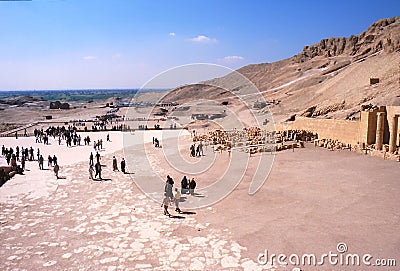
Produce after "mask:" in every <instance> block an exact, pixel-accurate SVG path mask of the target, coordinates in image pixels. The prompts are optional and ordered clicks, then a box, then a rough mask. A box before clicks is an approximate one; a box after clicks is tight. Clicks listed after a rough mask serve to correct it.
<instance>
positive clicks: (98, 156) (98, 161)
mask: <svg viewBox="0 0 400 271" xmlns="http://www.w3.org/2000/svg"><path fill="white" fill-rule="evenodd" d="M96 161H97V163H100V154H99V152H97V153H96Z"/></svg>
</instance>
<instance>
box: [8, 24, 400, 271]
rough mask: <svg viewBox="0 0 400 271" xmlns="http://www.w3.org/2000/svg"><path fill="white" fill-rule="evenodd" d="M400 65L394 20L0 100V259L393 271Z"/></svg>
mask: <svg viewBox="0 0 400 271" xmlns="http://www.w3.org/2000/svg"><path fill="white" fill-rule="evenodd" d="M399 63H400V17H393V18H386V19H381V20H378V21H377V22H375V23H373V24H372V25H371V26H370V27H369V28H368V29H366V30H365V31H364V32H362V33H361V34H358V35H356V33H355V35H352V36H350V37H348V38H327V39H323V40H321V41H320V42H318V43H316V44H313V45H307V46H305V47H304V49H303V51H301V52H300V53H298V54H296V55H294V56H293V57H290V58H287V59H283V60H280V61H276V62H272V63H261V64H252V65H247V66H244V67H241V68H239V69H237V70H235V71H232V72H230V73H229V74H227V75H226V76H223V77H219V78H213V79H210V80H206V81H202V82H196V83H192V84H185V85H180V86H177V87H175V88H172V89H168V90H162V91H161V90H157V91H150V90H146V89H144V90H142V91H137V92H136V91H135V92H134V93H133V94H131V93H130V92H129V94H127V92H124V91H121V92H120V93H121V95H119V96H118V95H115V96H112V97H107V98H102V97H101V96H100V97H99V96H97V95H96V99H94V100H93V99H90V98H89V99H86V98H85V99H82V100H78V99H76V100H73V99H72V100H68V101H65V100H63V99H57V100H55V99H50V98H47V97H49V96H45V95H44V96H43V97H42V96H40V95H41V94H35V93H40V92H32V93H30V94H29V95H22V96H19V95H12V96H10V97H7V96H4V97H1V99H0V117H1V118H0V146H2V147H3V149H2V154H1V157H0V168H1V169H2V170H3V172H2V175H1V176H0V177H1V179H0V180H1V187H0V206H1V212H0V238H1V240H2V241H1V242H0V255H1V258H2V259H3V260H2V262H1V263H0V267H1V269H2V270H46V269H47V270H397V269H396V265H398V264H399V259H398V255H399V254H400V239H399V237H398V234H397V233H398V231H399V225H400V214H399V210H398V206H399V204H400V198H399V197H397V196H396V195H397V194H398V193H400V184H399V182H398V176H399V175H400V168H399V161H400V152H399V146H400V129H399V128H400V127H399V125H398V117H399V116H400V66H399ZM197 65H202V64H197ZM35 95H36V96H35ZM46 95H49V94H46ZM52 95H53V94H52ZM100 95H101V91H100ZM93 97H94V95H93ZM88 137H89V138H90V141H89V142H88V143H87V144H86V138H88ZM46 138H47V139H46ZM84 139H85V143H84V141H83V140H84ZM46 140H48V141H49V142H48V144H46ZM68 140H70V143H67V142H68ZM81 140H82V141H81ZM71 142H73V144H71ZM156 142H157V144H156ZM17 148H18V149H17ZM191 148H193V151H192V150H191ZM22 149H26V153H27V154H28V149H32V156H33V157H32V158H31V157H30V156H31V155H30V154H28V155H27V156H26V157H25V154H24V152H23V151H22ZM11 150H12V151H11ZM20 150H21V151H20ZM37 152H39V153H38V154H37ZM91 154H92V155H94V156H95V157H96V155H97V154H98V158H97V162H96V163H94V162H93V160H91V158H90V155H91ZM40 155H42V156H43V157H44V166H43V168H40V167H41V166H40ZM53 156H55V157H57V162H54V160H53V163H52V162H51V161H49V160H48V158H47V157H53ZM92 159H93V157H92ZM122 160H124V161H126V169H123V168H125V164H124V165H122V164H121V161H122ZM114 161H115V163H114ZM124 163H125V162H124ZM94 164H95V165H94ZM97 165H98V167H99V168H100V171H101V174H100V176H99V177H97V176H98V174H97V173H99V172H97V170H98V169H97ZM56 166H57V170H56ZM93 166H94V167H95V169H96V176H94V177H93V176H92V175H93V171H94V169H93ZM167 176H170V177H172V179H173V181H174V182H173V183H172V185H173V187H171V186H169V185H171V184H170V183H168V181H167ZM183 176H187V177H188V179H192V178H193V179H195V181H196V186H195V188H193V190H194V191H191V192H190V193H186V192H185V190H184V189H185V188H183V183H181V180H182V178H183ZM166 181H167V182H166ZM169 188H170V189H172V188H173V189H174V190H173V191H174V194H173V196H172V198H171V199H169V196H168V194H167V193H168V191H169V190H168V189H169ZM175 188H177V190H176V192H175ZM178 191H179V193H177V192H178ZM177 194H178V196H177ZM166 199H167V202H169V203H167V204H166V203H165V202H166V201H165V200H166ZM175 204H178V205H179V208H180V209H181V211H180V210H178V205H175ZM165 205H167V206H168V205H170V206H169V208H167V209H168V210H169V213H170V215H165V213H163V208H165Z"/></svg>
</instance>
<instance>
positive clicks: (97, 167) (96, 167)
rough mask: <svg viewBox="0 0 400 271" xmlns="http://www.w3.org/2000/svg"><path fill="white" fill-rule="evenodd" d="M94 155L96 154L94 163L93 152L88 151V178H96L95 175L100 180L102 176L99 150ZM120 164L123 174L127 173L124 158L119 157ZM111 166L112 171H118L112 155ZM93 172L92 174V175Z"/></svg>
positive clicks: (115, 160)
mask: <svg viewBox="0 0 400 271" xmlns="http://www.w3.org/2000/svg"><path fill="white" fill-rule="evenodd" d="M95 156H96V163H94V156H93V152H91V153H90V156H89V179H91V180H94V179H97V176H98V177H99V179H100V180H101V179H102V177H101V170H102V165H101V163H100V159H101V157H100V154H99V152H96V155H95ZM120 166H121V172H122V173H124V174H125V173H127V172H126V162H125V158H122V159H121V163H120ZM112 168H113V171H119V169H118V161H117V158H116V157H115V156H113V159H112ZM93 173H94V176H93Z"/></svg>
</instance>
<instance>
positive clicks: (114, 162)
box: [113, 156, 118, 171]
mask: <svg viewBox="0 0 400 271" xmlns="http://www.w3.org/2000/svg"><path fill="white" fill-rule="evenodd" d="M116 170H118V166H117V158H115V156H113V171H116Z"/></svg>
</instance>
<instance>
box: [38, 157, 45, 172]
mask: <svg viewBox="0 0 400 271" xmlns="http://www.w3.org/2000/svg"><path fill="white" fill-rule="evenodd" d="M43 162H44V159H43V156H42V155H40V157H39V169H41V170H43Z"/></svg>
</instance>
